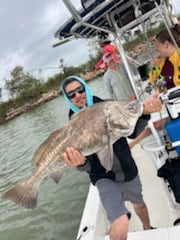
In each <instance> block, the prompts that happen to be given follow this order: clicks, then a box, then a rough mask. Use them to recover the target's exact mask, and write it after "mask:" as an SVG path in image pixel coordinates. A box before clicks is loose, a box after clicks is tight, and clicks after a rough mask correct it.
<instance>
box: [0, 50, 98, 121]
mask: <svg viewBox="0 0 180 240" xmlns="http://www.w3.org/2000/svg"><path fill="white" fill-rule="evenodd" d="M99 57H100V53H99V54H97V55H96V56H93V55H90V56H89V60H88V61H87V62H86V63H84V64H82V65H79V66H77V67H73V66H66V65H65V64H64V60H63V59H60V66H59V73H57V74H55V75H54V76H52V77H49V78H48V79H47V81H46V82H42V81H41V80H40V79H38V78H35V77H34V76H33V75H32V74H30V73H29V72H25V71H24V68H23V67H22V66H16V67H15V68H14V69H13V70H12V71H11V72H10V79H5V89H6V91H7V93H8V95H9V99H8V101H6V102H1V103H0V123H3V122H4V120H5V118H6V116H7V113H8V112H10V111H11V110H14V109H16V108H19V107H21V106H23V105H24V104H25V103H27V102H28V103H29V102H30V103H31V102H34V101H36V100H37V99H38V98H39V97H40V96H41V95H42V94H43V93H47V92H50V91H53V90H58V89H59V87H60V85H61V82H62V80H63V79H64V78H66V77H67V76H69V75H80V74H81V73H84V72H86V71H92V70H93V68H94V66H95V64H96V63H97V61H98V59H99Z"/></svg>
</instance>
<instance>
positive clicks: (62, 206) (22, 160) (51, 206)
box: [0, 78, 106, 240]
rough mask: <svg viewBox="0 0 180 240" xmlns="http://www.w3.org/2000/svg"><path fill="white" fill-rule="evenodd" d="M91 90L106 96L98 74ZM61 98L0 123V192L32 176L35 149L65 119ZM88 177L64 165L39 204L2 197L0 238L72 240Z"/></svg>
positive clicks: (47, 185)
mask: <svg viewBox="0 0 180 240" xmlns="http://www.w3.org/2000/svg"><path fill="white" fill-rule="evenodd" d="M89 85H90V86H91V88H92V89H93V93H94V94H95V95H98V96H100V97H105V95H106V94H105V90H104V88H103V81H102V79H101V78H98V79H97V80H94V81H91V82H89ZM67 113H68V107H67V106H66V104H65V103H64V100H63V98H62V96H60V97H58V98H56V99H54V100H52V101H51V102H48V103H46V104H44V105H42V106H40V107H38V108H36V109H35V110H33V111H31V112H28V113H26V114H23V115H21V116H20V117H18V118H16V119H14V120H12V121H10V122H8V123H7V124H5V125H2V126H0V192H1V195H2V193H3V192H4V191H5V190H6V189H7V188H8V187H10V186H11V185H13V184H14V183H16V182H17V181H19V180H21V179H23V178H25V177H26V176H28V175H30V174H31V170H32V167H31V159H32V157H33V154H34V152H35V150H36V149H37V147H38V146H39V145H40V144H41V143H42V142H43V141H44V139H45V138H46V137H47V136H48V135H49V134H50V133H51V132H52V131H53V130H55V129H57V128H58V127H60V126H63V124H64V123H65V122H66V121H67V120H68V118H67ZM88 186H89V179H88V176H87V174H86V173H80V172H78V171H77V170H76V169H70V168H67V169H66V171H65V174H64V176H63V178H62V179H61V182H60V183H59V184H57V185H56V184H55V183H54V182H53V181H52V179H51V178H47V179H45V180H44V181H43V183H42V184H41V186H40V190H39V196H38V206H37V208H36V209H34V210H28V209H25V208H23V207H21V206H18V205H16V204H14V203H13V202H11V201H8V200H0V240H11V239H13V240H25V239H26V240H31V239H33V240H36V239H37V240H58V239H61V240H73V239H76V235H77V231H78V226H79V223H80V219H81V214H82V211H83V207H84V203H85V199H86V195H87V192H88Z"/></svg>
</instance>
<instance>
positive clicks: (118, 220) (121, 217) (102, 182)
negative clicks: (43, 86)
mask: <svg viewBox="0 0 180 240" xmlns="http://www.w3.org/2000/svg"><path fill="white" fill-rule="evenodd" d="M61 89H62V92H63V95H64V98H65V101H66V103H67V104H68V106H69V107H70V111H69V118H71V116H72V118H73V114H74V113H75V112H79V111H80V110H81V109H82V108H84V107H86V106H88V107H91V106H92V105H94V104H95V103H96V104H97V103H99V102H102V101H103V100H102V99H100V98H98V97H96V96H92V94H91V89H90V88H89V87H88V85H87V84H86V83H85V82H84V81H83V80H82V79H81V78H79V77H78V76H69V77H68V78H66V79H65V80H64V81H63V83H62V87H61ZM161 107H162V105H161V101H160V100H159V98H158V97H157V96H154V97H153V98H152V99H149V100H146V101H144V102H143V103H139V106H138V107H137V108H136V109H135V112H136V114H135V115H136V116H135V115H132V114H131V113H130V111H128V109H127V111H126V110H125V111H124V112H122V119H121V120H120V119H119V121H118V124H116V122H115V121H114V122H113V123H112V122H111V119H109V118H107V128H108V129H111V127H114V128H115V127H117V126H118V128H119V132H120V131H121V134H119V138H117V136H116V137H115V136H114V133H113V131H112V132H111V130H110V131H108V136H106V137H108V139H109V140H108V144H107V147H105V148H103V149H102V150H101V151H98V152H96V153H93V154H91V155H89V156H86V157H85V156H84V155H83V154H81V152H80V151H78V150H77V149H76V148H74V147H73V146H69V147H67V148H66V151H65V152H64V154H63V157H64V161H65V162H66V163H67V164H68V165H69V166H71V167H77V169H78V170H80V171H87V173H88V174H89V177H90V180H91V182H92V184H93V185H95V186H96V187H97V189H98V192H99V195H100V199H101V201H102V204H103V206H104V209H105V211H106V213H107V217H108V219H109V221H110V222H111V227H110V232H109V235H110V240H126V239H127V232H128V223H129V219H130V217H131V213H130V212H129V210H128V209H127V208H126V207H125V201H130V202H131V203H132V205H133V207H134V209H135V212H136V214H137V215H138V217H139V218H140V220H141V222H142V224H143V228H144V230H147V229H152V228H153V227H152V226H151V224H150V220H149V215H148V210H147V207H146V204H145V203H144V200H143V196H142V186H141V182H140V179H139V175H138V169H137V166H136V164H135V162H134V159H133V157H132V155H131V151H130V149H129V146H128V143H127V140H126V137H127V136H128V137H129V136H132V137H136V135H138V134H139V132H141V131H142V130H143V129H144V128H145V123H146V124H147V122H148V120H149V114H150V113H152V112H156V111H159V110H160V109H161ZM122 109H123V103H122ZM110 110H111V108H109V109H108V111H110ZM112 111H113V109H112ZM75 116H76V114H75ZM75 116H74V117H75ZM99 118H100V116H99ZM131 118H132V119H133V118H135V121H134V122H133V124H129V125H128V126H125V125H126V124H125V123H126V122H128V121H130V120H131ZM87 121H88V119H87ZM89 121H91V120H90V119H89ZM99 121H101V119H99ZM103 124H104V123H103V122H102V125H103ZM130 125H133V126H130ZM109 126H110V127H109ZM82 128H83V126H82ZM92 131H97V132H98V129H97V130H95V129H89V132H88V133H87V135H90V134H91V133H90V132H92ZM87 137H88V136H87ZM75 141H76V140H75ZM102 141H103V136H102Z"/></svg>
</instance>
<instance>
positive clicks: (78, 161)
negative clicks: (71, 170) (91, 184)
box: [63, 147, 86, 167]
mask: <svg viewBox="0 0 180 240" xmlns="http://www.w3.org/2000/svg"><path fill="white" fill-rule="evenodd" d="M63 158H64V161H65V162H66V164H67V165H69V166H70V167H77V166H79V165H83V164H84V163H85V161H86V158H85V157H84V156H83V155H82V154H81V153H80V152H79V151H77V150H76V149H74V148H73V147H68V148H67V149H66V152H64V153H63Z"/></svg>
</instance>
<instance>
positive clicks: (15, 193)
mask: <svg viewBox="0 0 180 240" xmlns="http://www.w3.org/2000/svg"><path fill="white" fill-rule="evenodd" d="M28 180H29V179H26V180H24V181H21V182H19V183H17V184H16V185H14V186H13V187H12V188H10V189H9V190H8V191H7V192H5V193H4V194H3V196H2V199H10V200H12V201H13V202H15V203H17V204H19V205H22V206H23V207H26V208H30V209H33V208H35V207H36V206H37V195H38V186H39V184H38V186H37V185H34V184H30V183H29V181H28Z"/></svg>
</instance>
